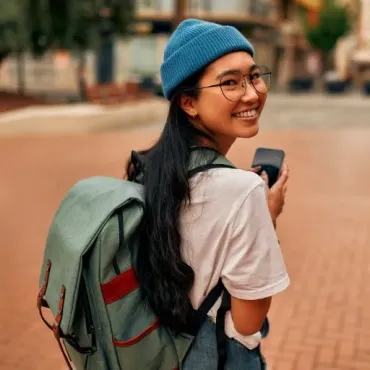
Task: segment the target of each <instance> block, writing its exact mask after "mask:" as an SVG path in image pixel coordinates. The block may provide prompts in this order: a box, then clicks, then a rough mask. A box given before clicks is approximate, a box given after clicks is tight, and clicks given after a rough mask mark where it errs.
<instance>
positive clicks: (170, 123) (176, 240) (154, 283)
mask: <svg viewBox="0 0 370 370" xmlns="http://www.w3.org/2000/svg"><path fill="white" fill-rule="evenodd" d="M201 75H202V71H200V72H198V73H197V74H196V75H193V76H192V77H191V78H189V79H188V80H186V81H185V82H184V83H183V84H182V85H181V86H180V88H179V89H177V93H175V95H174V96H173V98H172V100H171V102H170V108H169V113H168V117H167V121H166V124H165V127H164V129H163V131H162V134H161V136H160V138H159V140H158V142H157V143H156V144H155V145H154V146H153V147H152V148H150V149H149V150H146V151H143V152H140V154H141V155H142V157H143V160H144V164H145V170H144V180H143V183H144V185H145V200H146V210H145V216H144V225H143V235H142V236H143V238H142V241H141V244H140V248H139V255H138V266H137V275H138V280H139V282H140V286H141V288H142V291H143V294H144V297H145V299H146V300H147V302H148V303H149V304H150V305H151V307H152V309H153V310H154V312H155V313H156V314H157V315H158V317H159V318H160V320H161V322H162V323H163V324H164V325H167V326H168V327H170V328H171V329H173V330H174V331H175V332H180V331H181V330H182V329H183V327H184V325H185V324H186V322H187V321H188V320H189V318H190V317H191V313H192V312H193V310H192V306H191V302H190V299H189V292H190V290H191V288H192V286H193V282H194V272H193V270H192V268H191V267H190V266H189V265H187V264H186V263H185V262H184V261H183V259H182V253H181V234H180V230H179V216H180V210H181V208H182V207H183V206H186V205H188V204H190V189H189V181H188V162H189V157H190V151H191V146H193V145H196V144H197V143H198V140H199V137H200V136H205V137H207V138H208V139H211V138H209V137H208V136H207V135H206V134H205V133H203V132H201V131H200V130H198V129H196V128H195V127H194V126H193V125H192V124H191V123H190V121H189V119H188V116H187V114H186V113H185V112H184V111H183V110H182V109H181V107H180V105H179V96H180V94H181V91H183V89H184V88H185V89H190V90H187V92H186V94H188V95H190V96H193V97H197V94H198V90H196V89H195V90H191V88H194V87H196V86H197V83H198V81H199V78H200V77H201ZM130 167H132V166H131V163H129V165H128V169H129V168H130ZM129 178H130V177H129Z"/></svg>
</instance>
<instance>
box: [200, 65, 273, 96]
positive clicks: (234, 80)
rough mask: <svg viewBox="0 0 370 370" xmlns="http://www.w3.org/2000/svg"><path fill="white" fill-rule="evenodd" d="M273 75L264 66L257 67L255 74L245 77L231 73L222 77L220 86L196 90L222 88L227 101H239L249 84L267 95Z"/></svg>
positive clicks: (235, 72) (248, 74)
mask: <svg viewBox="0 0 370 370" xmlns="http://www.w3.org/2000/svg"><path fill="white" fill-rule="evenodd" d="M271 74H272V72H271V70H270V69H269V68H267V67H263V66H255V67H254V68H253V72H250V73H246V74H244V75H243V74H241V73H240V72H238V71H230V72H227V73H226V74H225V75H224V76H222V77H221V79H220V83H219V84H216V85H210V86H202V87H197V88H196V89H208V88H210V87H220V89H221V91H222V94H223V95H224V97H225V98H226V99H227V100H230V101H238V100H240V98H241V97H242V96H243V95H244V94H245V92H246V90H247V83H249V84H250V85H251V86H252V87H253V88H254V90H255V91H256V92H257V93H258V94H266V93H267V91H268V90H269V89H270V86H271Z"/></svg>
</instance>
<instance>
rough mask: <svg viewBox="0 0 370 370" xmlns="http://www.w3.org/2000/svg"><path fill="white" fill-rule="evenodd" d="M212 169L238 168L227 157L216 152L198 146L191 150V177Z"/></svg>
mask: <svg viewBox="0 0 370 370" xmlns="http://www.w3.org/2000/svg"><path fill="white" fill-rule="evenodd" d="M212 168H236V167H235V166H234V165H233V164H232V163H231V162H230V161H229V160H228V159H227V158H226V157H225V156H223V155H222V154H220V153H219V152H217V151H216V150H214V149H212V148H209V147H204V146H196V147H193V148H192V149H191V154H190V161H189V177H191V176H194V175H195V174H197V173H199V172H203V171H207V170H210V169H212Z"/></svg>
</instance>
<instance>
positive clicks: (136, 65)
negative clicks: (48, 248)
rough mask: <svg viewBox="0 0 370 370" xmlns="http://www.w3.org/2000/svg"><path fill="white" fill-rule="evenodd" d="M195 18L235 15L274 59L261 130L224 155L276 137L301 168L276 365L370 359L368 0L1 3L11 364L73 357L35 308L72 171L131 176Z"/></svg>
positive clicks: (357, 365) (272, 353) (1, 163)
mask: <svg viewBox="0 0 370 370" xmlns="http://www.w3.org/2000/svg"><path fill="white" fill-rule="evenodd" d="M189 17H194V18H202V19H209V20H211V21H216V22H219V23H222V24H230V25H233V26H235V27H237V28H238V29H239V30H240V31H241V32H243V33H244V34H245V35H246V36H247V37H248V38H249V39H250V40H251V42H252V44H253V45H254V47H255V49H256V61H257V62H258V63H259V64H261V65H266V66H268V67H270V68H271V69H272V71H273V76H274V83H273V88H272V91H271V93H270V94H269V97H268V99H267V103H266V106H265V109H264V112H263V114H262V118H261V121H260V126H261V128H260V133H259V135H258V136H257V137H256V138H253V139H248V140H238V141H237V142H236V143H235V145H234V147H233V148H232V150H231V151H230V154H229V158H230V159H231V160H232V161H233V162H234V163H235V165H237V166H239V167H241V168H245V169H247V168H249V166H250V163H251V161H252V157H253V154H254V151H255V149H256V148H257V147H258V146H265V147H272V148H280V149H283V150H284V151H285V152H286V155H287V162H288V164H289V166H290V168H291V179H290V184H289V191H288V196H287V204H286V207H285V209H284V213H283V215H282V216H281V219H280V220H279V223H278V235H279V239H280V241H281V247H282V249H283V253H284V256H285V259H286V264H287V268H288V272H289V274H290V277H291V281H292V283H291V286H290V287H289V289H288V290H287V291H285V292H283V293H282V294H280V295H279V296H277V297H276V298H274V300H273V305H272V309H271V311H270V314H269V318H270V321H271V333H270V336H269V338H268V339H267V340H266V341H265V342H264V343H263V351H264V353H265V355H266V358H267V361H268V364H269V367H268V369H269V370H365V369H367V370H370V286H369V283H368V282H369V281H370V227H369V219H370V186H369V185H368V182H367V181H370V175H369V168H370V166H369V158H370V145H369V143H370V28H369V24H370V0H362V1H361V0H243V1H239V0H228V1H224V0H187V1H185V0H138V1H129V0H111V1H108V0H106V1H104V0H69V1H56V0H52V1H51V0H24V1H8V0H0V169H1V175H0V264H1V268H0V282H1V283H0V284H1V285H0V287H1V288H0V289H1V291H0V292H1V299H0V369H1V370H3V369H4V370H12V369H21V370H29V369H37V370H44V369H53V370H62V369H63V370H64V369H66V365H65V364H64V362H63V358H62V355H61V353H60V352H59V349H58V346H57V343H56V341H55V339H54V338H53V335H52V333H51V332H50V331H49V330H48V329H47V328H46V326H44V324H43V323H42V321H41V319H40V318H39V316H38V312H37V308H36V296H37V294H38V279H39V273H40V269H41V262H42V257H43V250H44V247H45V240H46V235H47V232H48V227H49V225H50V222H51V219H52V217H53V215H54V213H55V211H56V209H57V207H58V205H59V203H60V201H61V200H62V198H63V196H64V195H65V194H66V192H67V190H68V189H69V188H70V187H71V186H72V185H73V184H74V183H75V182H76V181H78V180H79V179H82V178H85V177H88V176H95V175H106V176H113V177H122V176H123V174H124V167H125V163H126V160H127V158H128V156H129V154H130V151H131V150H132V149H135V150H138V149H143V148H146V147H148V146H149V145H150V144H151V143H153V142H154V141H155V140H156V138H157V137H158V135H159V133H160V131H161V128H162V126H163V124H164V122H165V119H166V112H167V108H168V104H167V102H166V101H165V100H164V99H163V97H162V94H161V81H160V77H159V73H158V72H159V66H160V64H161V62H162V59H163V51H164V48H165V45H166V42H167V40H168V38H169V37H170V35H171V32H172V31H173V29H174V28H175V27H176V25H177V24H178V23H179V22H180V21H181V20H182V19H184V18H189ZM225 190H226V191H227V189H225ZM199 370H201V369H199Z"/></svg>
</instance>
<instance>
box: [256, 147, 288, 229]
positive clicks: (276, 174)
mask: <svg viewBox="0 0 370 370" xmlns="http://www.w3.org/2000/svg"><path fill="white" fill-rule="evenodd" d="M284 158H285V154H284V151H282V150H278V149H268V148H258V149H257V150H256V154H255V156H254V159H253V163H252V168H254V167H260V169H259V171H254V172H256V173H258V174H261V173H262V172H263V171H266V173H267V176H268V181H267V179H264V180H265V181H266V182H268V186H269V191H268V195H267V202H268V207H269V211H270V215H271V218H272V221H273V223H274V226H275V228H276V220H277V218H278V217H279V215H280V214H281V212H282V211H283V208H284V204H285V194H286V192H287V189H288V188H287V181H288V178H289V168H288V166H287V165H284ZM262 177H263V176H262Z"/></svg>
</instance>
